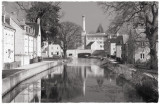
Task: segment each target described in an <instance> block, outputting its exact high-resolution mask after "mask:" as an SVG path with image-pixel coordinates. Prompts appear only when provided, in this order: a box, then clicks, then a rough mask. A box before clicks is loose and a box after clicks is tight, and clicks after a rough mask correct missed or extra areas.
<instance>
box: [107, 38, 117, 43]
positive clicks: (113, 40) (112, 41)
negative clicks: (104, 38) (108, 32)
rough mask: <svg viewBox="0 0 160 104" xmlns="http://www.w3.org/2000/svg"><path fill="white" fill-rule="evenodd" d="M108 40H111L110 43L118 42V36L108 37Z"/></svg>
mask: <svg viewBox="0 0 160 104" xmlns="http://www.w3.org/2000/svg"><path fill="white" fill-rule="evenodd" d="M108 42H110V43H116V42H117V39H116V38H111V39H108Z"/></svg>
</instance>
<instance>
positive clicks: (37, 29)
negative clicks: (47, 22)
mask: <svg viewBox="0 0 160 104" xmlns="http://www.w3.org/2000/svg"><path fill="white" fill-rule="evenodd" d="M26 24H27V25H29V26H31V27H33V28H34V29H35V34H34V36H38V32H39V24H37V23H26Z"/></svg>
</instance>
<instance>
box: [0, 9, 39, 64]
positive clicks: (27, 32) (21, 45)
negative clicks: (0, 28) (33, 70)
mask: <svg viewBox="0 0 160 104" xmlns="http://www.w3.org/2000/svg"><path fill="white" fill-rule="evenodd" d="M4 14H6V15H5V18H4V19H3V21H4V20H5V22H6V23H7V24H8V25H10V26H11V27H13V28H14V29H15V36H13V39H11V40H4V41H3V42H8V43H9V44H12V40H14V46H12V47H13V48H14V53H13V54H14V61H15V64H16V63H20V65H19V64H18V66H23V65H27V64H30V60H31V59H34V58H36V57H41V30H40V19H38V23H30V24H27V23H25V21H19V20H18V19H17V18H16V16H15V14H8V13H6V12H5V11H4ZM3 17H4V16H3ZM3 34H4V33H3ZM37 60H38V59H37ZM8 61H9V60H8Z"/></svg>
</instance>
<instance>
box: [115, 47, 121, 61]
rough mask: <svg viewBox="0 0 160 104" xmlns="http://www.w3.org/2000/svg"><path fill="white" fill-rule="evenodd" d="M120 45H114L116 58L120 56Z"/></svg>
mask: <svg viewBox="0 0 160 104" xmlns="http://www.w3.org/2000/svg"><path fill="white" fill-rule="evenodd" d="M121 55H122V46H121V45H116V57H117V58H122V57H121Z"/></svg>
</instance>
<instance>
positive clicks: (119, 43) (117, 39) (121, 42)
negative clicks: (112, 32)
mask: <svg viewBox="0 0 160 104" xmlns="http://www.w3.org/2000/svg"><path fill="white" fill-rule="evenodd" d="M122 44H123V36H118V37H117V38H116V45H122Z"/></svg>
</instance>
